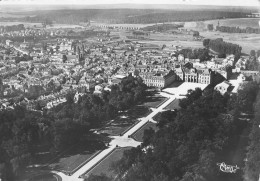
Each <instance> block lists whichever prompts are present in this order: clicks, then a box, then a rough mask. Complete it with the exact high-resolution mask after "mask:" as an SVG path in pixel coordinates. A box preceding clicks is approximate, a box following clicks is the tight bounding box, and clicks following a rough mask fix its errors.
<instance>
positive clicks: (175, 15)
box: [23, 9, 246, 24]
mask: <svg viewBox="0 0 260 181" xmlns="http://www.w3.org/2000/svg"><path fill="white" fill-rule="evenodd" d="M243 17H246V13H242V12H229V11H210V10H206V11H199V10H196V11H175V10H156V9H153V10H152V9H150V10H149V9H84V10H56V11H40V12H36V16H33V17H29V16H27V17H25V18H23V20H25V21H27V22H40V23H42V22H44V21H45V20H46V19H50V20H52V21H54V22H55V23H64V24H78V23H80V22H89V21H96V22H101V23H120V24H139V23H141V24H147V23H163V22H175V21H202V20H210V19H223V18H243Z"/></svg>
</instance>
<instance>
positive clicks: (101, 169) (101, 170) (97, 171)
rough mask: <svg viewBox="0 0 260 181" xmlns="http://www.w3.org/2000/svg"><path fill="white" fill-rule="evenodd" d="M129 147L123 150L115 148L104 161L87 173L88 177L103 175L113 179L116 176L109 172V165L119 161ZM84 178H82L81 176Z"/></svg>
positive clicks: (111, 171)
mask: <svg viewBox="0 0 260 181" xmlns="http://www.w3.org/2000/svg"><path fill="white" fill-rule="evenodd" d="M129 149H131V147H125V148H117V149H115V150H114V151H113V152H112V153H111V154H109V155H108V156H107V157H106V158H105V159H104V160H102V161H101V162H100V163H99V164H97V165H96V166H95V167H94V168H93V169H92V170H90V172H88V173H87V175H86V176H88V175H91V174H93V175H102V174H105V175H106V176H108V177H112V178H115V177H116V174H115V173H114V172H113V170H111V169H110V168H111V164H112V163H113V162H115V161H118V160H120V159H121V158H122V157H123V153H124V151H125V150H129ZM83 177H84V176H83Z"/></svg>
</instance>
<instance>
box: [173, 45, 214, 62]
mask: <svg viewBox="0 0 260 181" xmlns="http://www.w3.org/2000/svg"><path fill="white" fill-rule="evenodd" d="M178 54H182V55H183V56H184V57H185V58H189V59H200V61H201V62H204V61H208V60H210V58H211V56H210V55H209V50H208V49H206V48H203V49H202V48H199V49H182V50H181V51H179V52H178Z"/></svg>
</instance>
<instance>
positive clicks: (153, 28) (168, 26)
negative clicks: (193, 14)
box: [142, 24, 183, 32]
mask: <svg viewBox="0 0 260 181" xmlns="http://www.w3.org/2000/svg"><path fill="white" fill-rule="evenodd" d="M181 27H183V25H180V24H156V25H151V26H146V27H144V28H142V30H144V31H158V32H163V31H168V30H173V29H178V28H181Z"/></svg>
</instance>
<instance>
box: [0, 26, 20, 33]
mask: <svg viewBox="0 0 260 181" xmlns="http://www.w3.org/2000/svg"><path fill="white" fill-rule="evenodd" d="M0 30H1V32H10V31H21V30H25V28H24V25H23V24H18V25H11V26H0Z"/></svg>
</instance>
